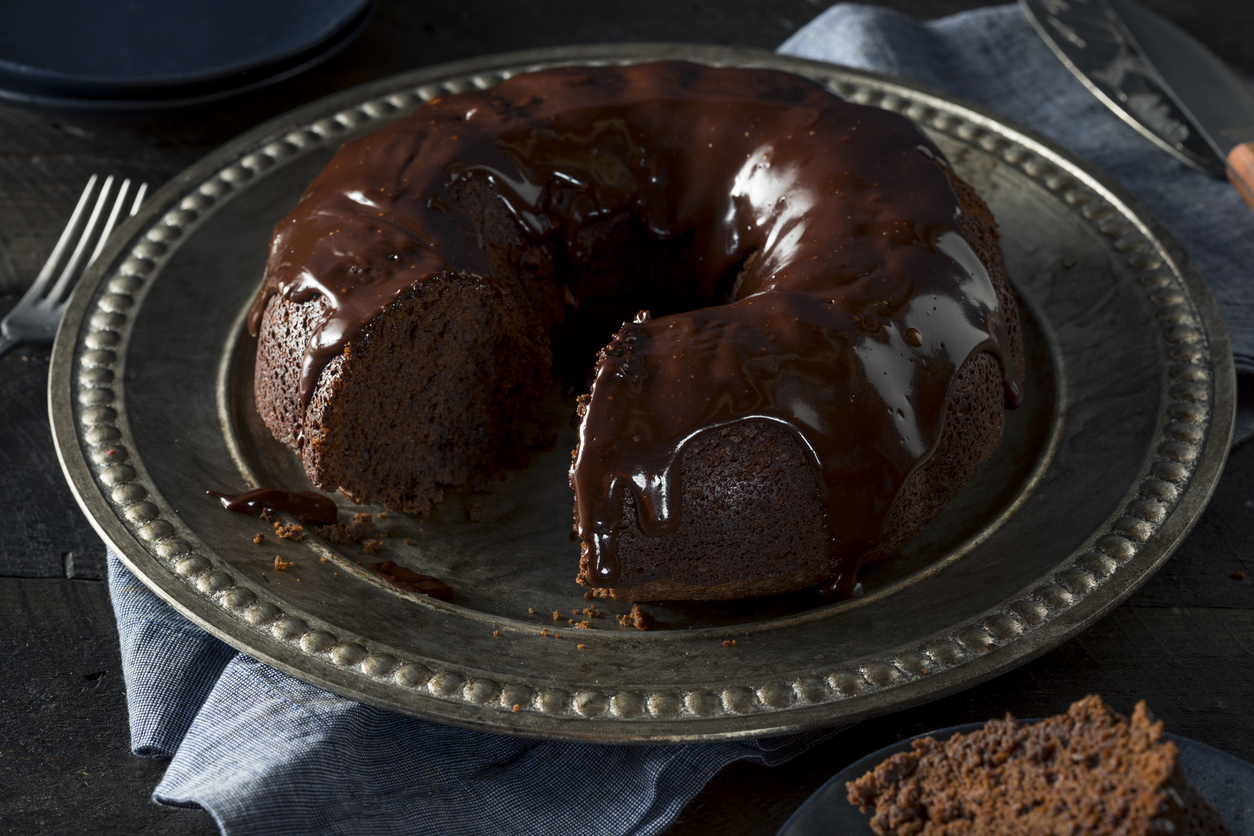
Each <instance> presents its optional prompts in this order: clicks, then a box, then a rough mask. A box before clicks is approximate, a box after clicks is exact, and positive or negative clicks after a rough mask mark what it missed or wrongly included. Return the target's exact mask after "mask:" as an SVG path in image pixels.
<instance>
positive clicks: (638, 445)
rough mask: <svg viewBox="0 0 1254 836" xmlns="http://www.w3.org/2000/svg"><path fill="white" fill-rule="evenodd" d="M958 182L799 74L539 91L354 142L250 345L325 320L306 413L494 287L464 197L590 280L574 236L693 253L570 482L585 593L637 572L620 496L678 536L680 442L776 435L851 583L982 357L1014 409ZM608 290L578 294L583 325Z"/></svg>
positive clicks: (457, 101) (565, 72)
mask: <svg viewBox="0 0 1254 836" xmlns="http://www.w3.org/2000/svg"><path fill="white" fill-rule="evenodd" d="M945 166H947V163H946V162H945V161H944V159H943V156H942V155H941V153H940V151H939V150H937V148H936V147H935V146H934V145H933V144H932V143H931V142H930V141H929V140H928V139H927V138H926V137H925V136H924V135H923V134H922V133H921V132H920V131H919V130H918V129H917V128H916V127H914V125H913V124H911V123H910V122H909V121H908V120H906V119H904V118H902V117H900V116H897V115H895V114H892V113H889V112H887V111H883V110H879V109H876V108H871V107H864V106H860V105H855V104H851V103H849V102H846V101H844V100H842V99H839V98H838V97H836V96H834V95H832V94H831V93H830V92H828V91H827V90H826V89H825V88H823V87H822V86H821V85H819V84H816V83H814V82H811V81H808V80H806V79H802V78H800V77H797V76H794V75H791V74H788V73H784V72H779V71H773V70H762V69H752V70H746V69H721V68H708V67H698V66H696V65H692V64H686V63H683V62H674V61H672V62H659V63H653V64H639V65H634V66H630V67H599V68H598V67H567V68H559V69H553V70H546V71H543V72H537V73H532V74H526V75H520V76H517V77H515V78H512V79H509V80H507V81H505V82H502V83H501V84H499V85H497V86H495V87H493V88H491V89H490V90H486V91H471V92H467V93H461V94H457V95H453V96H448V97H446V98H443V99H438V100H434V101H432V102H431V103H429V104H427V105H426V106H424V107H422V108H420V109H419V110H418V111H416V112H415V113H414V114H413V115H411V116H409V117H407V118H406V119H403V120H400V121H398V122H395V123H393V124H391V125H389V126H387V127H385V128H383V129H381V130H379V131H377V132H375V133H373V134H370V135H368V136H365V137H362V138H360V139H356V140H353V141H352V142H349V143H347V144H346V145H345V146H344V148H343V149H342V150H341V151H340V153H339V154H338V155H337V156H336V157H335V159H334V160H333V161H332V162H331V164H330V165H329V166H328V167H327V168H326V169H325V170H324V171H323V172H322V174H320V175H319V176H318V178H317V179H316V180H315V181H314V182H313V184H312V185H311V186H310V187H309V189H308V190H307V192H306V193H305V195H304V197H303V198H302V200H301V202H300V204H299V205H298V206H297V207H296V208H295V209H294V210H293V211H292V212H291V213H290V214H289V215H288V216H287V217H286V218H284V219H283V220H282V221H281V222H280V223H279V225H278V227H277V228H276V230H275V235H274V238H273V242H272V247H271V252H270V258H269V262H268V265H267V272H266V279H265V283H264V286H263V288H262V290H261V292H260V294H259V295H258V297H257V299H256V301H255V302H254V305H253V308H252V310H251V312H250V323H249V324H250V328H251V329H252V330H253V331H254V332H255V331H256V329H257V327H258V325H259V323H260V319H261V314H262V312H263V311H264V307H265V304H266V302H267V301H268V300H269V298H270V296H271V295H273V294H275V293H280V294H283V295H284V296H285V297H286V298H288V299H290V300H293V301H305V300H309V299H312V298H313V297H314V296H316V295H320V296H322V297H323V298H324V299H325V300H326V301H327V303H328V306H329V307H328V311H329V312H328V314H327V316H326V319H325V320H324V321H323V322H322V323H320V324H319V325H318V326H317V328H316V330H315V333H314V336H313V338H312V339H311V341H310V345H309V347H308V349H307V351H306V355H305V358H304V367H303V369H302V376H301V395H302V397H303V398H304V399H305V401H306V402H307V401H308V398H309V396H310V394H311V392H312V389H313V387H314V386H315V384H316V381H317V379H318V376H319V375H320V373H321V370H322V368H323V367H324V366H325V364H326V363H327V362H328V361H329V360H330V358H331V357H334V356H336V355H337V354H339V353H341V352H342V351H343V350H344V347H345V346H346V345H347V344H348V343H349V342H350V341H351V340H353V339H354V338H355V337H356V336H357V335H359V334H360V333H361V332H362V329H363V328H365V326H366V325H367V324H368V323H369V322H370V321H371V320H372V319H374V318H375V317H376V316H378V315H379V314H380V313H382V312H383V311H384V309H385V308H386V307H387V306H388V304H389V303H391V302H392V301H393V300H395V299H397V298H398V297H399V296H400V295H401V294H402V293H404V292H405V291H406V290H407V289H408V288H410V287H411V286H413V285H414V284H415V283H416V282H422V281H428V280H431V279H433V278H434V277H437V276H440V275H442V274H445V273H447V272H456V273H458V274H461V275H470V276H474V277H478V278H479V279H480V280H482V281H484V282H494V281H496V280H497V277H495V276H493V275H492V272H491V269H490V268H489V259H488V257H487V255H486V254H485V252H484V250H483V247H482V243H481V238H480V236H479V232H478V230H477V229H476V226H475V222H474V220H473V219H471V218H470V217H468V216H467V215H466V214H464V213H462V212H460V211H458V210H457V208H456V206H457V203H458V200H457V195H456V191H457V189H458V187H459V185H463V184H464V182H465V181H466V180H468V179H470V178H482V179H483V180H486V181H487V182H488V183H489V184H490V185H491V187H492V188H493V190H494V192H495V194H496V195H498V196H499V199H500V200H501V201H503V202H504V204H505V205H506V206H507V207H508V209H509V211H510V214H511V215H512V217H513V218H514V219H515V220H516V222H517V224H518V226H519V228H520V230H521V231H522V232H523V234H524V235H525V236H526V237H527V238H528V239H530V240H532V241H536V242H541V243H545V244H547V245H548V246H551V247H553V248H555V249H558V250H564V252H565V254H566V255H567V256H568V257H569V259H570V260H571V261H572V262H574V263H575V264H576V265H577V264H578V262H579V260H580V259H581V258H582V257H585V253H583V252H582V251H581V248H580V244H579V241H578V232H579V230H580V229H581V228H582V227H583V226H584V225H585V224H587V223H589V222H592V221H595V220H597V219H600V218H606V217H612V216H615V215H620V214H624V213H629V214H630V215H631V216H632V217H633V219H634V221H635V222H636V223H637V224H638V226H639V227H640V228H642V229H643V230H644V232H645V234H646V235H647V236H649V237H651V238H653V239H656V240H660V241H673V240H677V239H680V238H681V237H683V236H690V237H691V241H692V255H691V270H690V275H689V277H688V282H689V286H688V287H687V288H686V292H685V296H686V297H687V298H689V299H693V300H695V301H696V304H695V305H694V309H693V310H689V311H686V312H679V313H670V314H668V315H665V316H658V317H657V318H652V317H650V316H649V315H648V313H647V312H642V313H641V314H640V315H639V316H637V317H636V320H635V321H634V322H631V323H627V324H625V325H624V326H623V327H622V329H621V330H620V331H619V332H618V333H617V334H616V335H614V337H613V340H612V342H610V344H609V346H608V347H607V348H605V349H604V350H603V351H602V353H601V360H600V362H599V363H598V366H597V370H596V376H595V381H594V383H593V385H592V391H591V398H590V401H589V403H588V406H587V410H586V414H585V416H584V420H583V425H582V427H581V429H580V444H579V447H578V455H577V458H576V460H575V463H574V466H573V468H572V474H571V481H572V484H573V486H574V489H575V497H576V522H577V525H578V528H579V534H580V536H581V538H582V540H583V542H584V544H585V548H588V549H590V550H591V554H590V557H591V570H592V571H591V577H585V578H584V580H585V581H586V582H588V583H590V584H592V585H595V586H608V585H611V584H613V582H614V580H615V579H616V578H617V576H618V573H619V570H618V565H617V559H616V555H615V545H614V543H615V535H614V531H615V528H616V527H617V526H619V525H621V524H622V520H621V519H620V518H621V509H622V505H623V497H624V492H626V491H631V492H632V493H633V494H634V495H635V499H636V506H637V508H639V509H640V513H639V524H640V527H641V529H642V530H643V531H644V532H645V533H646V534H649V535H653V536H661V535H664V534H666V533H668V532H670V531H673V530H674V529H675V527H676V526H677V525H678V524H679V521H680V518H681V515H682V509H680V508H679V507H678V500H677V497H678V496H679V485H678V461H679V457H680V454H681V452H682V450H683V447H684V445H685V444H686V443H687V442H688V441H689V440H691V439H692V438H693V437H694V436H695V435H696V434H698V433H700V432H705V431H709V430H712V429H716V428H719V427H725V426H729V425H732V424H735V423H737V422H743V421H747V420H764V421H771V422H775V423H778V424H780V425H782V426H783V427H785V428H786V429H787V430H788V431H789V432H791V433H792V434H793V435H794V436H795V437H796V438H797V440H798V442H799V443H800V444H801V445H802V447H803V448H804V449H805V450H806V451H807V452H808V453H809V456H810V458H811V460H812V462H813V464H814V468H815V474H816V477H817V482H818V485H819V490H820V493H821V495H822V497H823V501H824V504H825V510H826V516H825V525H826V528H827V531H828V536H829V541H830V546H829V550H830V554H831V557H832V561H833V563H832V568H833V576H845V577H848V578H849V580H850V581H852V577H853V571H851V570H855V569H856V562H857V560H858V559H859V557H860V555H861V554H862V553H864V552H865V551H866V550H867V549H868V548H870V547H871V546H873V545H874V544H875V543H876V542H877V541H878V539H879V537H880V532H881V529H882V526H883V522H884V519H885V517H886V516H887V514H888V511H889V510H890V508H891V506H892V502H893V500H894V498H895V497H896V495H897V493H898V491H899V490H900V488H901V486H902V484H903V483H904V482H905V480H906V479H907V477H908V476H909V475H910V473H912V472H913V470H914V469H915V468H916V467H918V465H919V464H921V463H922V462H923V461H925V460H926V459H927V457H928V456H929V455H930V453H931V452H932V450H933V449H935V446H936V444H937V443H938V441H939V437H940V432H941V423H942V417H943V414H944V408H945V402H946V399H947V396H948V393H949V387H950V384H951V382H952V380H953V377H954V375H955V373H956V372H957V370H958V368H959V367H961V366H962V364H963V363H964V362H965V361H966V360H967V358H969V357H970V356H971V355H972V354H974V353H975V352H978V351H991V352H992V353H994V354H995V355H996V356H998V357H999V358H1000V359H1001V361H1002V367H1003V370H1004V374H1005V380H1006V389H1007V395H1008V399H1009V400H1010V401H1011V402H1012V403H1013V402H1015V401H1017V399H1018V398H1019V397H1020V391H1021V385H1022V381H1020V380H1019V379H1017V378H1016V377H1015V372H1014V369H1013V364H1012V363H1010V362H1009V342H1008V338H1007V333H1006V319H1005V317H1006V312H1004V311H1002V310H1000V309H999V307H998V301H997V295H996V292H995V290H994V288H993V285H992V282H991V281H990V279H989V277H988V275H987V272H986V270H985V268H984V266H983V265H982V264H981V262H980V260H979V258H978V257H977V256H976V254H975V253H974V251H973V250H972V248H971V246H970V245H969V244H968V242H967V241H966V240H965V238H964V237H963V236H962V234H961V233H960V231H959V228H958V224H957V217H958V214H959V213H960V212H961V209H960V207H959V202H958V199H957V197H956V196H955V195H954V193H953V191H952V189H951V188H950V186H949V183H948V179H947V176H946V173H945V170H944V167H945ZM728 276H731V277H733V279H734V281H733V282H730V283H729V282H728V281H727V277H728ZM595 292H596V289H595V288H587V287H584V286H580V285H576V286H573V287H570V288H568V289H567V291H566V296H567V303H568V311H567V313H568V315H569V316H577V311H578V308H579V305H580V303H581V301H583V300H582V299H581V296H589V295H593V294H595ZM607 337H608V335H607Z"/></svg>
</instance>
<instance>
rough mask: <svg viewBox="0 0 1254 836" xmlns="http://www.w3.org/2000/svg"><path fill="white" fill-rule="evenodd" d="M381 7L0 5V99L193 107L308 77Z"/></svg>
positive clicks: (64, 0) (365, 1)
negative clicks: (299, 76) (302, 75)
mask: <svg viewBox="0 0 1254 836" xmlns="http://www.w3.org/2000/svg"><path fill="white" fill-rule="evenodd" d="M374 5H375V4H374V0H309V2H301V0H275V1H274V2H267V3H262V4H257V3H250V2H247V0H221V1H220V2H218V0H195V2H189V3H160V2H154V1H153V0H141V2H132V3H126V4H108V3H105V4H101V3H92V2H84V0H60V2H58V3H56V4H53V5H51V6H50V5H48V4H24V3H6V4H0V101H5V102H8V103H11V104H18V105H28V106H37V107H50V108H58V109H75V110H100V111H113V112H116V111H134V110H154V109H167V108H172V107H187V106H190V105H195V104H202V103H206V102H211V101H216V100H219V99H223V98H227V97H229V96H235V95H239V94H241V93H244V92H247V91H250V90H254V89H256V88H258V87H262V86H265V85H268V84H273V83H275V82H277V81H280V80H282V79H286V78H290V77H291V76H293V75H296V74H298V73H301V72H304V71H305V70H307V69H309V68H310V67H312V66H314V65H315V64H317V63H319V62H321V61H324V60H326V59H327V58H328V57H330V56H331V55H332V54H334V53H335V52H338V51H339V50H340V49H341V48H343V47H344V46H346V45H347V44H348V43H349V42H350V41H352V40H353V39H354V38H355V37H356V36H357V35H359V34H360V33H361V31H362V30H363V29H364V28H365V26H366V24H367V23H368V22H369V20H370V17H371V14H372V13H373V11H374Z"/></svg>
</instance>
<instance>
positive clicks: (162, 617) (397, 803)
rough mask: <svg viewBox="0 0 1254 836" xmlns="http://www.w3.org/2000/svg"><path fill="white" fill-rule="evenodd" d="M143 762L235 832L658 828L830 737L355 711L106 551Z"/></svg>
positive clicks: (161, 798) (168, 796)
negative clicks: (741, 763) (510, 724)
mask: <svg viewBox="0 0 1254 836" xmlns="http://www.w3.org/2000/svg"><path fill="white" fill-rule="evenodd" d="M109 591H110V594H111V595H112V598H113V610H114V614H115V615H116V617H117V621H118V632H119V634H120V635H121V643H122V674H123V676H124V677H125V679H126V700H127V707H128V708H129V709H130V716H131V747H132V748H133V749H134V751H135V753H136V754H138V755H147V756H150V757H168V758H171V760H170V765H169V767H168V768H167V770H166V774H165V777H164V778H162V780H161V783H160V784H158V785H157V788H156V790H155V791H154V792H153V799H154V800H155V801H157V802H158V803H160V804H167V805H170V806H173V807H191V806H200V807H203V808H205V809H206V810H208V811H209V813H210V814H211V815H212V816H213V818H214V820H215V821H216V822H217V823H218V826H219V827H220V828H221V829H222V832H223V833H226V834H231V836H236V834H266V835H267V836H277V834H292V836H315V834H342V835H343V836H348V834H369V836H389V834H407V833H417V832H421V833H436V834H473V836H479V834H486V833H491V834H501V836H505V834H536V833H555V832H560V833H563V834H570V836H580V834H589V836H592V835H593V834H596V835H597V836H611V835H613V834H633V836H635V834H639V835H640V836H644V834H652V833H659V832H661V831H662V830H663V829H664V828H665V827H666V826H667V825H668V824H669V823H670V822H671V821H672V820H673V819H674V818H675V816H677V815H678V814H679V812H680V811H681V810H682V809H683V808H684V805H686V804H687V803H688V801H689V800H690V799H691V798H692V797H693V796H694V795H696V794H697V793H698V792H699V791H700V790H701V788H702V787H703V786H705V783H706V782H707V781H709V780H710V778H712V777H714V775H715V773H717V772H718V771H719V770H720V769H722V768H723V767H724V766H727V765H728V764H729V763H732V762H733V761H738V760H753V761H756V762H758V763H762V764H767V765H775V764H778V763H783V762H784V761H786V760H788V759H789V758H792V757H794V756H796V755H798V754H800V753H801V752H803V751H805V750H806V749H808V748H809V747H810V746H812V745H814V744H815V743H818V742H819V741H821V740H824V739H826V738H827V737H829V736H831V735H832V734H834V732H833V731H819V732H812V733H809V734H797V735H790V736H787V737H780V738H775V739H772V740H761V741H754V740H750V741H744V742H736V743H709V744H703V745H687V746H602V745H597V744H592V743H555V742H545V741H538V740H524V739H521V738H516V737H507V736H505V735H495V734H486V733H484V732H476V731H466V730H464V729H458V728H453V727H452V726H443V725H440V724H439V723H431V722H428V721H426V720H418V719H415V718H413V717H404V716H401V715H399V714H394V713H392V712H390V711H384V710H383V709H379V708H373V707H371V706H368V705H362V704H361V703H359V702H355V701H353V700H350V699H346V698H344V697H340V696H337V695H335V694H332V693H330V692H328V691H324V690H323V689H321V688H318V687H315V686H313V685H307V684H306V683H304V682H301V681H300V680H298V679H293V678H292V677H290V676H288V675H287V674H285V673H281V672H279V671H277V670H275V669H274V668H271V667H269V666H268V665H265V664H262V663H261V662H258V661H256V660H255V659H251V658H249V657H248V656H245V655H244V654H242V653H237V652H236V651H235V650H233V649H231V648H230V647H228V646H227V645H225V644H223V643H222V642H220V641H218V640H217V639H215V638H213V637H212V636H210V635H209V634H208V633H206V632H204V631H203V630H201V629H200V628H198V627H196V626H195V625H193V624H191V623H190V622H189V621H188V620H187V619H186V618H184V617H183V616H181V615H179V614H178V613H177V612H175V611H174V609H173V608H171V607H170V606H169V605H168V604H166V603H165V602H164V601H162V600H161V599H160V598H158V597H157V596H156V595H155V594H154V593H153V592H152V591H151V590H149V589H148V587H146V586H144V585H143V584H142V583H141V582H140V581H138V580H137V579H136V578H135V576H134V575H132V574H131V573H130V572H129V571H128V570H127V569H126V567H124V566H123V565H122V563H121V561H119V560H118V559H117V556H116V555H115V554H113V552H112V551H110V553H109Z"/></svg>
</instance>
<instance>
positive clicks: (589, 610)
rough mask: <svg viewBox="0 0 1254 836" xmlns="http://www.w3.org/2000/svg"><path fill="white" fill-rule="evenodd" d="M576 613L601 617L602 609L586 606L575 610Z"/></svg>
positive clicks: (589, 616) (590, 616)
mask: <svg viewBox="0 0 1254 836" xmlns="http://www.w3.org/2000/svg"><path fill="white" fill-rule="evenodd" d="M575 615H586V616H587V617H588V618H600V617H601V611H600V610H598V609H595V608H594V607H584V608H583V609H582V610H575Z"/></svg>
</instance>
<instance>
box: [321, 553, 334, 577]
mask: <svg viewBox="0 0 1254 836" xmlns="http://www.w3.org/2000/svg"><path fill="white" fill-rule="evenodd" d="M318 562H319V563H326V562H327V558H326V556H325V555H323V556H322V557H320V558H318ZM337 574H338V573H337Z"/></svg>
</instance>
